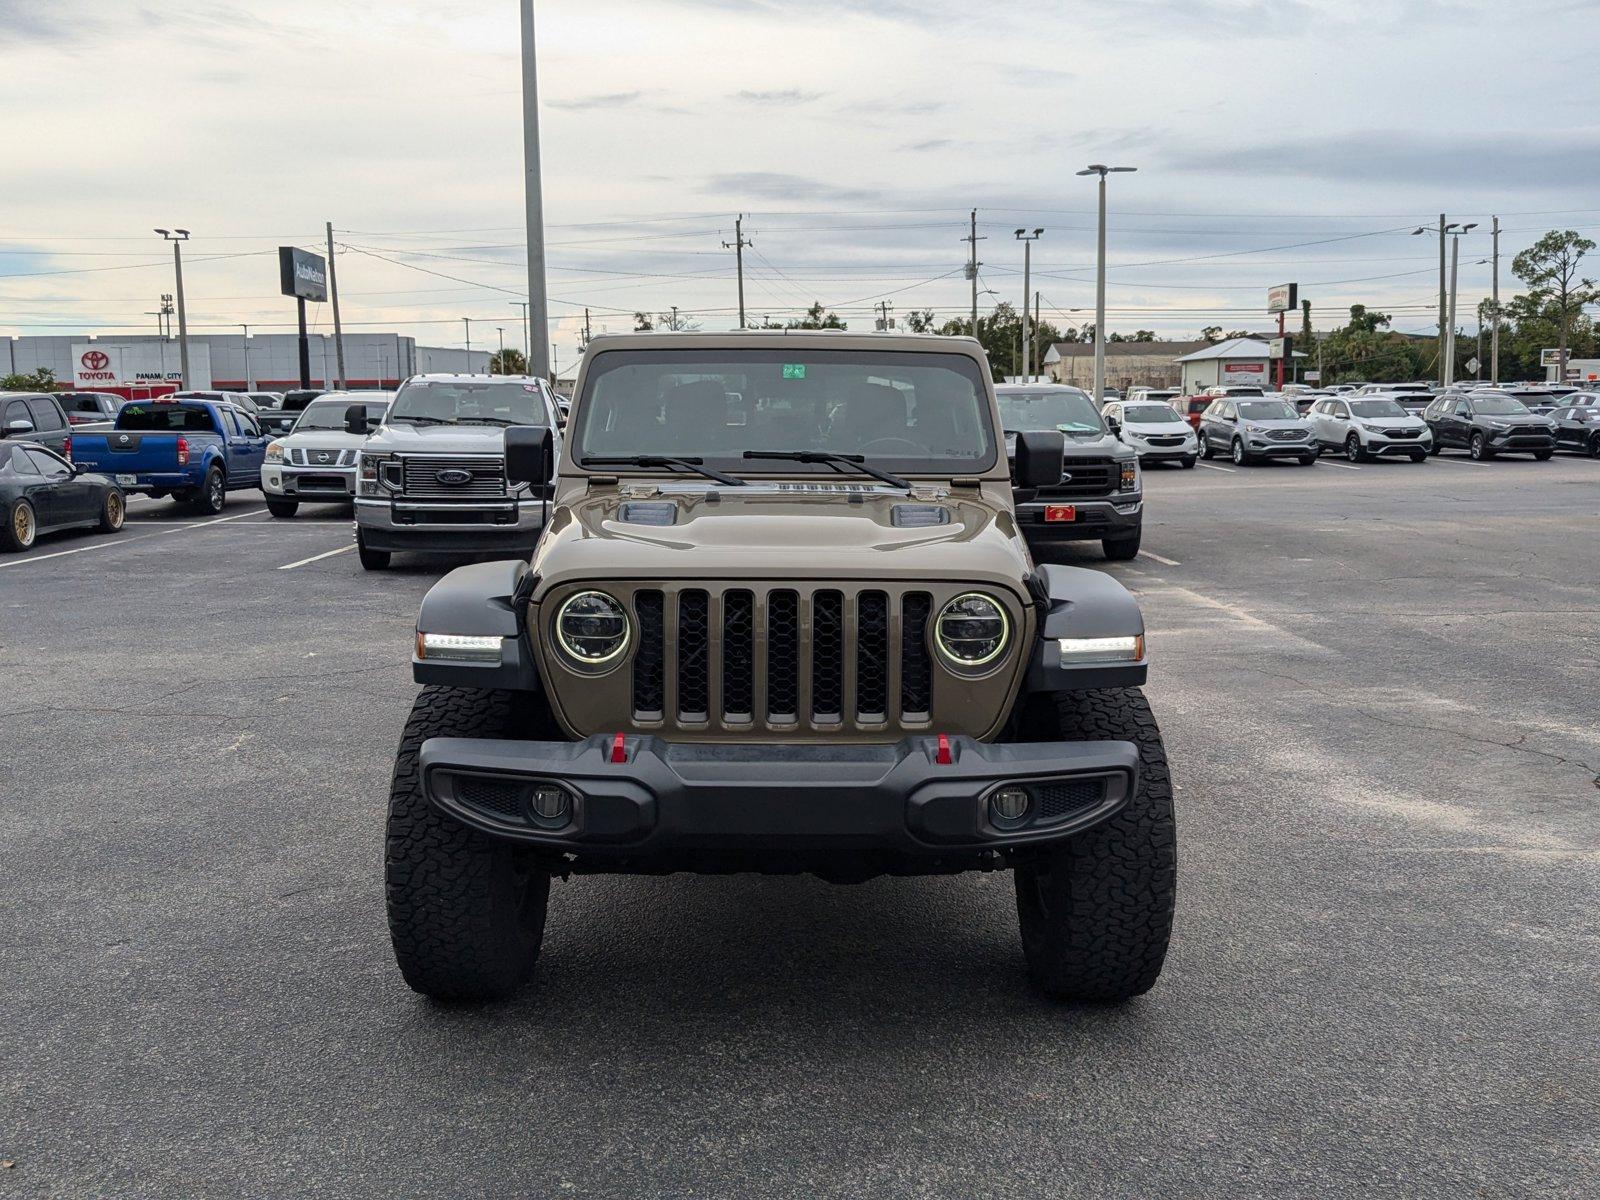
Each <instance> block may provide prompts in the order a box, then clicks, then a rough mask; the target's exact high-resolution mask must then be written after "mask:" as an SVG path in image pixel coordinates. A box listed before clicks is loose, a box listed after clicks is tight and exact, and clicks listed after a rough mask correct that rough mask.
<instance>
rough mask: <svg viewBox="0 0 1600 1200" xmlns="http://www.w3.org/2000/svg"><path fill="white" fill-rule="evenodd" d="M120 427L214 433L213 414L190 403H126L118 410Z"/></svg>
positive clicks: (118, 426) (118, 424) (118, 425)
mask: <svg viewBox="0 0 1600 1200" xmlns="http://www.w3.org/2000/svg"><path fill="white" fill-rule="evenodd" d="M117 428H118V429H142V430H152V431H161V430H165V431H168V432H173V433H213V432H215V430H216V426H214V425H213V424H212V423H211V414H210V413H209V412H207V411H206V410H205V409H203V408H200V407H198V406H194V405H188V404H137V403H135V404H124V405H123V406H122V408H121V409H120V410H119V411H118V412H117Z"/></svg>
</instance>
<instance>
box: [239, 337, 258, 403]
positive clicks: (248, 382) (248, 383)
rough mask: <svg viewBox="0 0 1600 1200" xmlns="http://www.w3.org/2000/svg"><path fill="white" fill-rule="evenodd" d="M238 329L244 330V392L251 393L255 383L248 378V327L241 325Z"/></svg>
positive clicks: (254, 388)
mask: <svg viewBox="0 0 1600 1200" xmlns="http://www.w3.org/2000/svg"><path fill="white" fill-rule="evenodd" d="M239 328H240V329H242V330H244V390H245V391H247V392H253V391H255V390H256V383H255V380H254V379H252V378H251V377H250V326H248V325H241V326H239Z"/></svg>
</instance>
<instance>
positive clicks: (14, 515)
mask: <svg viewBox="0 0 1600 1200" xmlns="http://www.w3.org/2000/svg"><path fill="white" fill-rule="evenodd" d="M38 540H39V514H38V513H36V512H34V511H33V505H31V504H29V503H28V502H27V501H26V500H18V501H17V502H16V504H14V505H13V506H12V508H11V512H10V514H9V515H8V516H7V517H6V521H5V524H4V525H0V549H5V550H29V549H32V547H33V544H34V542H36V541H38Z"/></svg>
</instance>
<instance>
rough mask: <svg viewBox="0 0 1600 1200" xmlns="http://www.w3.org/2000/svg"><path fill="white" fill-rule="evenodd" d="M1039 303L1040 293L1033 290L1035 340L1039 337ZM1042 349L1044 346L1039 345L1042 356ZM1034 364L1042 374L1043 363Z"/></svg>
mask: <svg viewBox="0 0 1600 1200" xmlns="http://www.w3.org/2000/svg"><path fill="white" fill-rule="evenodd" d="M1040 304H1041V299H1040V295H1039V293H1038V292H1034V294H1033V336H1034V338H1035V340H1037V339H1038V337H1039V316H1040ZM1043 349H1044V348H1043V347H1042V346H1041V347H1039V350H1040V352H1041V357H1042V354H1043ZM1034 365H1035V366H1036V367H1039V368H1041V371H1040V374H1043V370H1042V368H1043V367H1044V363H1042V362H1039V363H1035V364H1034Z"/></svg>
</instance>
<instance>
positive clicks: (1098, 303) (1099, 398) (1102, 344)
mask: <svg viewBox="0 0 1600 1200" xmlns="http://www.w3.org/2000/svg"><path fill="white" fill-rule="evenodd" d="M1138 169H1139V168H1138V167H1108V166H1106V165H1104V164H1103V163H1090V164H1089V165H1088V166H1087V167H1085V168H1084V169H1083V170H1081V171H1079V172H1078V174H1079V175H1098V176H1100V233H1099V238H1098V242H1097V245H1098V247H1099V261H1098V269H1097V270H1096V272H1095V280H1094V403H1095V407H1096V408H1099V407H1100V406H1102V405H1103V404H1104V403H1105V399H1106V176H1107V175H1109V174H1111V173H1112V172H1114V171H1117V172H1121V171H1137V170H1138Z"/></svg>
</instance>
